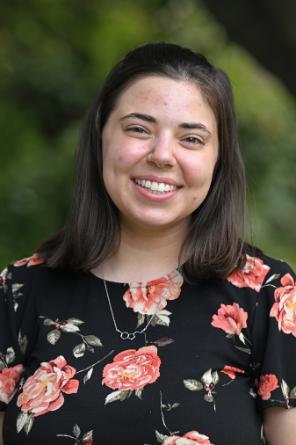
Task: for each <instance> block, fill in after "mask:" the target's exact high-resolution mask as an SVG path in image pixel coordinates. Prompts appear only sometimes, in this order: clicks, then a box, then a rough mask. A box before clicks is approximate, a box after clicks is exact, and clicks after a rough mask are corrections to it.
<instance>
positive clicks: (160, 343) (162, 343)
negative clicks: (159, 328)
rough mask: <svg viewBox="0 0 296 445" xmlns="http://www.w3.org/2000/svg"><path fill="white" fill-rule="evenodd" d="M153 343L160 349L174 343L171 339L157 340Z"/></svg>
mask: <svg viewBox="0 0 296 445" xmlns="http://www.w3.org/2000/svg"><path fill="white" fill-rule="evenodd" d="M153 343H154V344H155V345H157V346H159V347H161V346H167V345H170V344H171V343H174V340H173V339H172V338H168V337H163V338H159V339H158V340H154V342H153Z"/></svg>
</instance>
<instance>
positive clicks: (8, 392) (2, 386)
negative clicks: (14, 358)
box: [0, 364, 24, 403]
mask: <svg viewBox="0 0 296 445" xmlns="http://www.w3.org/2000/svg"><path fill="white" fill-rule="evenodd" d="M23 372H24V367H23V365H22V364H19V365H15V366H12V367H10V368H4V369H2V371H1V372H0V401H1V402H4V403H8V402H9V401H10V399H11V398H12V396H13V394H14V391H15V388H16V385H17V383H18V381H19V379H20V377H21V375H22V373H23Z"/></svg>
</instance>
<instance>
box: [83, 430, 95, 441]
mask: <svg viewBox="0 0 296 445" xmlns="http://www.w3.org/2000/svg"><path fill="white" fill-rule="evenodd" d="M92 438H93V430H90V431H88V432H87V433H85V434H84V435H83V436H82V443H84V442H86V441H88V440H92Z"/></svg>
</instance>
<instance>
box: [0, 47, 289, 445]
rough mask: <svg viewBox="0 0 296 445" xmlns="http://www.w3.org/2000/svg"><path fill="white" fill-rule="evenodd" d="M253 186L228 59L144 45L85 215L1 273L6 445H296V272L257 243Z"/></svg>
mask: <svg viewBox="0 0 296 445" xmlns="http://www.w3.org/2000/svg"><path fill="white" fill-rule="evenodd" d="M244 202H245V179H244V166H243V162H242V158H241V154H240V149H239V144H238V137H237V129H236V121H235V113H234V107H233V99H232V92H231V86H230V83H229V80H228V78H227V76H226V74H225V73H224V72H222V71H221V70H219V69H217V68H215V67H214V66H212V65H211V64H210V63H209V62H208V61H207V60H206V59H205V58H204V57H203V56H202V55H200V54H196V53H194V52H192V51H191V50H189V49H186V48H181V47H179V46H177V45H172V44H164V43H160V44H148V45H144V46H142V47H140V48H136V49H134V50H133V51H131V52H130V53H129V54H127V56H126V57H125V58H124V59H123V60H121V61H120V62H119V63H118V64H117V65H116V66H115V67H114V68H113V69H112V71H111V72H110V73H109V75H108V77H107V79H106V81H105V83H104V84H103V86H102V88H101V91H100V94H99V96H98V98H97V99H96V101H95V103H94V106H93V108H92V110H91V111H90V113H89V116H88V120H87V122H86V125H85V129H84V132H83V135H82V139H81V147H80V151H79V156H78V162H77V181H76V191H75V197H74V202H73V210H72V214H71V215H70V216H69V219H68V222H67V224H66V225H65V227H64V229H63V230H61V231H60V232H59V233H58V234H57V235H55V236H54V237H52V238H51V239H49V240H47V241H46V242H44V243H43V245H42V246H40V248H39V249H38V250H37V252H36V253H35V254H33V255H32V256H30V257H28V258H24V259H22V260H19V261H16V262H15V263H14V264H11V265H9V266H8V267H7V268H6V269H5V270H4V271H3V273H2V274H1V279H0V292H1V299H0V305H1V307H0V408H1V409H3V410H5V422H4V443H5V445H12V444H30V445H32V444H33V445H34V444H39V443H40V442H42V443H43V444H44V445H47V444H50V445H52V444H53V443H57V444H59V443H60V444H63V443H65V444H68V443H70V442H71V441H72V443H73V444H75V445H78V444H79V445H80V444H84V445H93V444H102V443H104V444H107V443H108V444H110V445H112V444H119V443H124V444H125V443H128V444H130V445H132V444H135V445H139V444H144V443H145V444H149V445H153V444H154V445H156V443H162V444H163V445H179V444H181V443H182V444H184V445H193V444H196V445H201V444H208V445H214V444H215V445H246V444H248V445H250V444H252V445H263V444H264V443H265V442H264V441H265V439H266V440H267V441H268V444H269V445H292V444H294V442H293V441H294V437H295V435H296V426H295V425H296V422H295V417H296V415H295V411H296V410H294V409H292V408H293V407H294V406H295V405H296V403H295V401H296V378H295V375H296V360H295V359H294V357H295V356H296V355H295V345H296V283H295V275H294V274H293V272H292V271H291V269H290V268H289V266H288V265H286V264H285V263H283V262H281V261H277V260H274V259H272V258H269V257H267V256H265V255H264V254H263V253H262V252H261V251H259V250H258V249H256V248H255V247H251V246H249V245H247V244H246V243H245V242H244V237H243V236H244V231H243V228H244ZM275 357H276V359H275ZM119 401H121V402H122V403H118V402H119ZM2 420H3V415H0V432H1V429H2V426H1V422H2ZM274 422H276V428H275V427H274ZM264 436H265V437H264ZM1 444H2V442H1V434H0V445H1Z"/></svg>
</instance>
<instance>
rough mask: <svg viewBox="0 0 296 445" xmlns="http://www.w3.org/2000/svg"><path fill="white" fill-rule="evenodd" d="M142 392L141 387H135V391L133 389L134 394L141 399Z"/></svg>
mask: <svg viewBox="0 0 296 445" xmlns="http://www.w3.org/2000/svg"><path fill="white" fill-rule="evenodd" d="M142 393H143V389H136V391H135V395H136V397H138V398H139V399H142Z"/></svg>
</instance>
